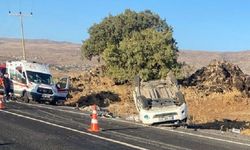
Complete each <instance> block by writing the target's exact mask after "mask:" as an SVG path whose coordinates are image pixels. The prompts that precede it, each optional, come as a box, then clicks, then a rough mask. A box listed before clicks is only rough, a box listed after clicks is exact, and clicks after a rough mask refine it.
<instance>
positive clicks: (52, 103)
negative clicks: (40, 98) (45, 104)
mask: <svg viewBox="0 0 250 150" xmlns="http://www.w3.org/2000/svg"><path fill="white" fill-rule="evenodd" d="M49 104H50V105H56V104H57V101H51V102H50V103H49Z"/></svg>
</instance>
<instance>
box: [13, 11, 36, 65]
mask: <svg viewBox="0 0 250 150" xmlns="http://www.w3.org/2000/svg"><path fill="white" fill-rule="evenodd" d="M9 15H10V16H17V17H19V18H20V25H21V35H22V48H23V59H24V60H26V51H25V41H24V32H23V17H27V16H32V15H33V14H32V12H31V13H30V14H23V13H22V12H21V11H20V12H19V13H12V12H11V11H9Z"/></svg>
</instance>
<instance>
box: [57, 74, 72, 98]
mask: <svg viewBox="0 0 250 150" xmlns="http://www.w3.org/2000/svg"><path fill="white" fill-rule="evenodd" d="M56 87H57V91H58V95H60V96H62V97H66V98H67V96H68V94H69V77H63V78H61V79H60V80H59V81H58V82H57V83H56Z"/></svg>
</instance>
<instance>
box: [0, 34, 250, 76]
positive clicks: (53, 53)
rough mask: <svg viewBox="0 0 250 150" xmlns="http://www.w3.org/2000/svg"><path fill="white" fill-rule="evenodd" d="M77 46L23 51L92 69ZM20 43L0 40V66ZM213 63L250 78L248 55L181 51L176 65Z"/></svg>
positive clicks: (39, 43) (45, 45) (43, 45)
mask: <svg viewBox="0 0 250 150" xmlns="http://www.w3.org/2000/svg"><path fill="white" fill-rule="evenodd" d="M80 47H81V44H75V43H69V42H56V41H49V40H27V41H26V49H27V57H28V59H29V60H33V61H41V62H46V63H49V64H56V65H58V66H59V67H60V68H63V67H66V68H79V67H81V65H82V64H88V65H93V64H96V63H97V61H92V62H89V61H84V62H82V61H81V53H80ZM21 56H22V49H21V42H20V40H18V39H8V38H0V62H1V61H5V60H13V59H20V58H21ZM213 59H217V60H226V61H229V62H231V63H233V64H235V65H238V66H239V67H240V68H241V69H242V70H243V72H245V73H247V74H250V64H249V63H248V62H250V51H242V52H223V53H222V52H205V51H191V50H181V51H180V54H179V61H180V62H186V63H187V64H189V65H191V66H192V68H193V70H192V71H195V70H196V69H199V68H201V67H203V66H206V65H208V64H209V62H211V61H212V60H213Z"/></svg>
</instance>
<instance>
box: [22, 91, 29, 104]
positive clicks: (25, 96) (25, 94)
mask: <svg viewBox="0 0 250 150" xmlns="http://www.w3.org/2000/svg"><path fill="white" fill-rule="evenodd" d="M23 101H24V102H25V103H29V102H30V100H29V96H28V93H27V92H25V93H24V95H23Z"/></svg>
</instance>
